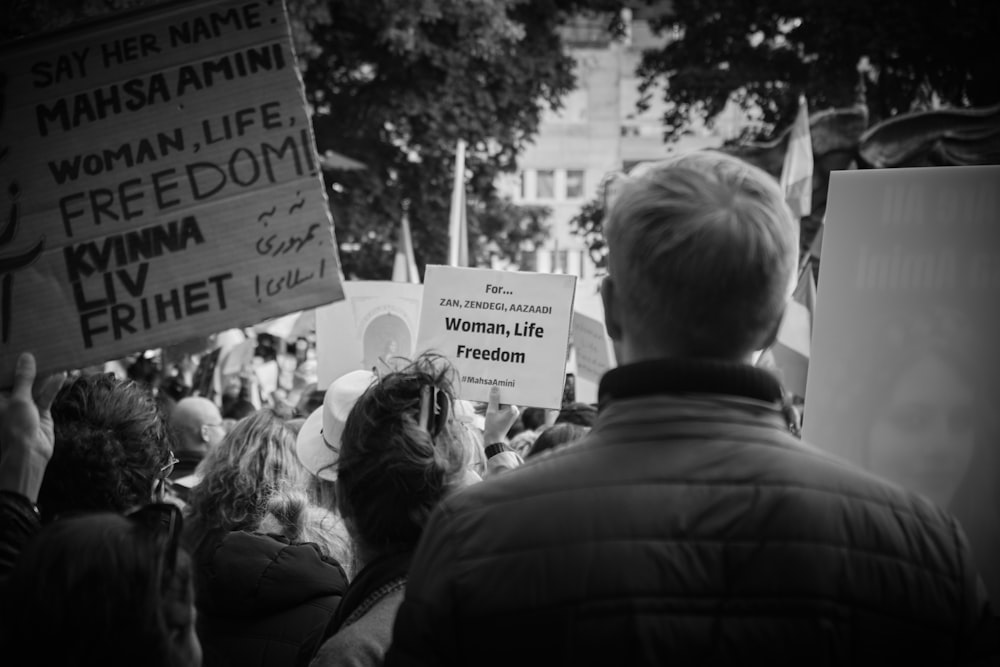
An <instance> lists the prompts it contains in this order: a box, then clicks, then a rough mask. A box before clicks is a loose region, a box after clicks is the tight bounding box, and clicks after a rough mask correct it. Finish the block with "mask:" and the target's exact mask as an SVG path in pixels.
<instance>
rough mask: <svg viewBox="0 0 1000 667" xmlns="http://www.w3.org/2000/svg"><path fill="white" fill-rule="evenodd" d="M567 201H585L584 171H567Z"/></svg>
mask: <svg viewBox="0 0 1000 667" xmlns="http://www.w3.org/2000/svg"><path fill="white" fill-rule="evenodd" d="M566 199H583V170H582V169H569V170H567V171H566Z"/></svg>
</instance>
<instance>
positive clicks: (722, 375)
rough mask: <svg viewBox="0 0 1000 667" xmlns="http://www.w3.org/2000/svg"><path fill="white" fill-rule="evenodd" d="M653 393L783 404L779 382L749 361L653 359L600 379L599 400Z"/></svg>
mask: <svg viewBox="0 0 1000 667" xmlns="http://www.w3.org/2000/svg"><path fill="white" fill-rule="evenodd" d="M656 394H720V395H727V396H739V397H741V398H750V399H754V400H758V401H763V402H765V403H779V404H780V403H782V402H783V398H784V392H783V391H782V389H781V383H780V382H778V379H777V378H776V377H775V376H774V375H772V374H771V373H770V372H768V371H766V370H764V369H762V368H756V367H754V366H751V365H749V364H743V363H737V362H729V361H719V360H714V359H655V360H650V361H641V362H637V363H634V364H627V365H625V366H619V367H618V368H613V369H611V370H609V371H608V372H607V373H605V374H604V377H603V378H601V384H600V391H599V402H600V405H601V406H602V407H603V406H604V405H605V404H606V403H607V402H608V401H611V400H617V399H625V398H638V397H641V396H651V395H656Z"/></svg>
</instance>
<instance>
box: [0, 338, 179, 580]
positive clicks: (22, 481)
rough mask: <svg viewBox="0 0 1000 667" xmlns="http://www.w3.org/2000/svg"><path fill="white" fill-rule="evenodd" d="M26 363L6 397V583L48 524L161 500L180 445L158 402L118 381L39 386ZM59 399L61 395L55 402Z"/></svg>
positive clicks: (0, 459)
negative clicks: (27, 545)
mask: <svg viewBox="0 0 1000 667" xmlns="http://www.w3.org/2000/svg"><path fill="white" fill-rule="evenodd" d="M35 367H36V365H35V358H34V357H33V356H32V355H31V354H24V355H21V357H20V359H19V360H18V363H17V366H16V368H15V372H14V378H13V379H12V380H11V379H8V378H0V385H4V386H13V391H12V392H11V393H10V395H9V396H3V397H0V429H2V431H0V447H2V449H0V452H2V455H0V578H2V577H3V576H4V575H5V574H7V573H8V572H9V571H10V568H11V567H12V565H13V562H14V560H15V559H16V557H17V554H18V553H19V552H20V550H21V549H22V548H23V546H24V544H25V543H26V542H27V541H28V540H29V539H30V537H31V536H32V535H33V534H34V533H35V532H37V530H38V528H39V526H40V525H42V524H47V523H49V522H51V521H53V520H54V519H55V518H57V517H59V516H63V515H67V514H73V513H79V512H118V513H124V512H127V511H130V510H132V509H135V508H137V507H141V506H143V505H146V504H148V503H150V502H153V501H155V500H159V499H161V498H162V497H163V493H164V481H163V480H164V478H165V477H166V475H167V474H168V472H169V467H170V465H171V460H172V459H173V458H174V457H173V456H172V454H171V447H172V438H171V435H170V433H169V431H168V429H167V425H166V421H165V419H164V417H163V415H162V413H161V412H160V410H159V408H158V406H157V404H156V401H155V399H154V398H153V396H152V394H151V393H150V392H149V391H148V390H146V389H143V388H142V387H141V386H139V385H138V384H136V383H134V382H132V381H128V380H120V379H118V378H116V377H115V376H114V375H113V374H110V373H105V374H93V375H80V376H78V377H76V378H74V379H73V380H72V381H70V382H68V383H67V382H65V378H66V375H65V374H59V375H55V376H52V377H49V378H47V379H45V380H41V381H39V382H38V383H37V386H36V387H35V391H34V398H33V397H32V385H33V384H36V383H35ZM57 392H58V393H57Z"/></svg>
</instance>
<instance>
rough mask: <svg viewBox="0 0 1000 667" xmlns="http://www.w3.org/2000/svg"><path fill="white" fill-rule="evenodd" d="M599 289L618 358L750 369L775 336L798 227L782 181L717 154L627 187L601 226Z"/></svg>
mask: <svg viewBox="0 0 1000 667" xmlns="http://www.w3.org/2000/svg"><path fill="white" fill-rule="evenodd" d="M605 235H606V236H607V241H608V249H609V252H608V277H607V278H605V280H604V283H603V285H602V287H601V296H602V300H603V302H604V312H605V322H606V326H607V329H608V334H609V335H610V336H611V339H612V340H613V341H614V343H615V347H616V352H617V355H616V356H617V358H618V360H619V362H620V363H623V364H627V363H632V362H635V361H641V360H646V359H661V358H703V359H705V358H707V359H720V360H729V361H742V362H745V361H749V360H750V359H751V358H752V356H753V353H754V352H756V351H759V350H762V349H765V348H767V347H768V346H769V345H770V343H771V341H772V340H773V339H774V338H775V337H776V335H777V330H778V326H779V324H780V322H781V318H782V315H783V314H784V310H785V304H786V303H787V301H788V299H789V297H790V296H791V294H792V290H793V288H794V285H795V278H796V267H797V263H798V252H799V225H798V222H797V221H796V220H795V219H794V217H793V216H792V214H791V211H790V210H789V208H788V206H787V205H786V204H785V201H784V197H783V195H782V193H781V190H780V188H779V187H778V184H777V183H776V182H775V180H774V178H772V177H771V176H770V175H768V174H767V173H765V172H764V171H763V170H761V169H759V168H757V167H755V166H753V165H750V164H748V163H746V162H743V161H742V160H739V159H737V158H734V157H731V156H729V155H725V154H723V153H717V152H708V151H703V152H696V153H690V154H687V155H684V156H681V157H678V158H675V159H672V160H667V161H664V162H662V163H660V164H657V165H654V166H653V167H652V168H651V169H650V170H649V171H648V172H646V173H645V174H643V175H641V176H638V177H635V178H632V179H629V180H628V181H627V182H626V183H625V184H624V186H623V188H622V193H621V195H620V196H619V197H618V199H617V201H616V203H615V205H614V206H613V207H612V209H611V212H610V215H609V218H608V222H607V224H606V226H605Z"/></svg>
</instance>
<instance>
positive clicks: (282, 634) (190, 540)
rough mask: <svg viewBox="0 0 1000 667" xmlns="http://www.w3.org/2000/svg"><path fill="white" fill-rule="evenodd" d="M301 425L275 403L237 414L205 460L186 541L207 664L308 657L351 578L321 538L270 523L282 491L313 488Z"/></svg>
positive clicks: (289, 660)
mask: <svg viewBox="0 0 1000 667" xmlns="http://www.w3.org/2000/svg"><path fill="white" fill-rule="evenodd" d="M294 448H295V434H294V432H293V430H292V429H291V428H289V427H288V425H287V424H285V422H284V420H282V419H281V418H280V417H278V416H277V415H276V414H275V413H274V412H273V411H271V410H260V411H258V412H257V413H255V414H254V415H252V416H250V417H247V418H246V419H244V420H242V421H240V422H238V423H237V424H236V426H235V427H234V428H233V429H232V430H231V431H230V432H229V433H228V434H227V435H226V437H225V438H224V439H223V441H222V442H221V443H220V444H219V446H218V447H217V448H216V449H214V450H212V451H211V452H210V453H209V454H208V455H207V456H206V458H205V460H204V461H202V463H201V465H200V466H199V468H198V472H199V474H200V475H201V476H202V481H201V483H200V484H199V485H198V486H197V487H195V489H194V490H193V492H192V495H191V500H190V504H189V508H188V509H189V512H190V517H189V522H188V527H187V529H186V531H185V546H187V547H188V549H189V550H190V551H191V553H192V556H193V560H194V572H195V578H194V583H195V593H196V600H197V606H198V634H199V636H200V637H201V640H202V646H203V648H204V656H205V665H206V667H212V665H222V664H233V665H244V666H245V665H260V666H264V665H306V664H308V663H309V661H310V660H311V659H312V657H313V655H314V654H315V653H316V650H317V649H318V648H319V646H320V645H321V644H322V642H323V641H324V640H325V639H326V638H327V637H328V636H329V635H330V624H331V620H332V618H333V614H334V612H335V611H336V609H337V606H338V604H339V603H340V598H341V596H342V595H343V593H344V591H345V589H346V587H347V576H346V574H345V573H344V569H343V568H342V567H341V565H340V563H338V562H337V561H336V560H335V559H333V558H330V557H328V556H324V555H323V553H322V552H321V550H320V548H319V547H318V546H317V545H315V544H310V543H297V542H292V541H290V540H288V539H287V538H283V537H281V536H279V535H269V534H265V533H263V532H261V521H262V520H263V519H264V517H265V515H266V514H267V512H268V507H269V505H270V504H271V502H272V500H273V499H274V498H275V497H277V496H278V495H279V494H284V493H287V492H289V491H294V490H295V489H304V488H305V484H306V480H307V475H308V473H307V472H306V471H305V469H304V468H303V467H302V465H301V464H300V463H299V461H298V459H297V458H296V456H295V449H294Z"/></svg>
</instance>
